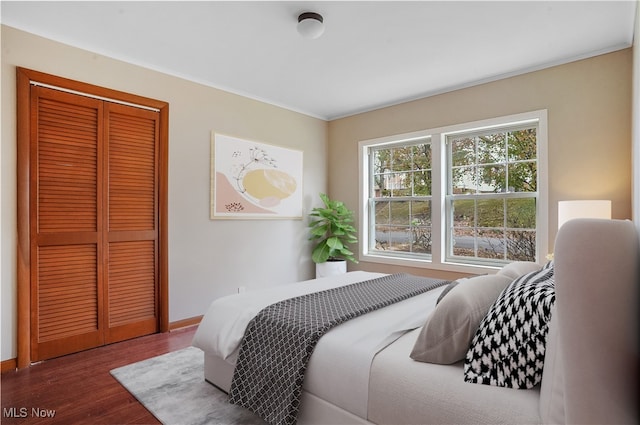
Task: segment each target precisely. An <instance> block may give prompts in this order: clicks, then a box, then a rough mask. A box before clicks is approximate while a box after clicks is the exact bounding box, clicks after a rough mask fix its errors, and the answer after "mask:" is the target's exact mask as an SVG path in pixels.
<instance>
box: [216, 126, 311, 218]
mask: <svg viewBox="0 0 640 425" xmlns="http://www.w3.org/2000/svg"><path fill="white" fill-rule="evenodd" d="M302 166H303V163H302V151H299V150H295V149H288V148H283V147H279V146H275V145H270V144H266V143H261V142H255V141H251V140H244V139H239V138H236V137H231V136H226V135H223V134H217V133H215V132H211V208H210V217H211V219H284V218H290V219H301V218H302V170H303V168H302Z"/></svg>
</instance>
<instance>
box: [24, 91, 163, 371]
mask: <svg viewBox="0 0 640 425" xmlns="http://www.w3.org/2000/svg"><path fill="white" fill-rule="evenodd" d="M29 119H30V123H29V129H30V135H29V138H30V146H29V149H28V152H29V160H28V161H29V189H28V193H29V201H28V202H29V260H30V261H29V263H30V266H29V269H30V270H29V273H30V276H29V280H30V360H31V361H37V360H43V359H47V358H52V357H56V356H59V355H63V354H68V353H72V352H76V351H80V350H84V349H88V348H93V347H97V346H100V345H104V344H108V343H112V342H117V341H121V340H125V339H129V338H133V337H137V336H142V335H146V334H150V333H155V332H158V331H159V330H160V320H159V311H160V308H161V304H162V303H161V300H160V295H161V293H160V281H159V275H160V270H161V264H160V261H161V258H162V256H160V255H159V253H160V249H161V243H160V239H159V230H160V227H159V221H160V220H159V218H160V217H159V212H160V209H159V207H160V204H159V198H160V193H159V191H160V189H161V187H160V186H161V185H160V184H159V183H160V182H161V180H162V179H161V177H162V176H160V174H159V173H161V172H162V167H161V162H160V160H161V158H160V154H161V151H162V149H161V146H160V113H159V112H158V111H154V110H150V109H145V108H139V107H135V106H130V105H125V104H119V103H113V102H111V101H109V100H104V99H100V98H96V97H89V96H84V95H81V94H75V93H73V92H67V91H60V90H57V89H55V88H50V87H41V86H38V85H31V86H30V118H29ZM165 295H166V294H165Z"/></svg>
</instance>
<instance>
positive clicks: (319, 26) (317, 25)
mask: <svg viewBox="0 0 640 425" xmlns="http://www.w3.org/2000/svg"><path fill="white" fill-rule="evenodd" d="M298 32H299V33H300V35H301V36H303V37H304V38H318V37H320V36H321V35H322V33H323V32H324V20H323V19H322V15H320V14H319V13H315V12H305V13H302V14H300V16H298Z"/></svg>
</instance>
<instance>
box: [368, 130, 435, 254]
mask: <svg viewBox="0 0 640 425" xmlns="http://www.w3.org/2000/svg"><path fill="white" fill-rule="evenodd" d="M370 158H371V160H372V166H371V177H372V179H371V182H372V183H373V184H371V185H370V191H371V192H370V194H369V211H370V214H371V222H372V224H373V226H372V227H373V232H374V233H373V240H374V241H375V246H374V248H373V249H375V250H379V251H387V252H388V253H390V254H392V255H393V253H402V256H407V255H412V254H418V255H419V256H428V255H429V254H431V140H430V139H429V138H424V139H418V140H413V141H411V142H408V144H399V145H394V146H390V147H385V146H376V147H372V149H371V156H370Z"/></svg>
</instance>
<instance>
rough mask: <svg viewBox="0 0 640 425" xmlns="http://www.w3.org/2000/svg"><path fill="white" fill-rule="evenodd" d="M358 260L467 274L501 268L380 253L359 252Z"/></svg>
mask: <svg viewBox="0 0 640 425" xmlns="http://www.w3.org/2000/svg"><path fill="white" fill-rule="evenodd" d="M358 260H359V261H360V262H363V263H376V264H390V265H395V266H405V267H418V268H423V269H433V270H443V271H448V272H459V273H469V274H487V273H489V274H493V273H495V272H496V271H498V270H500V269H501V266H482V265H477V264H460V263H450V262H443V263H436V262H433V261H431V260H419V259H415V258H398V257H391V256H386V255H380V254H361V255H360V257H359V258H358Z"/></svg>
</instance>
